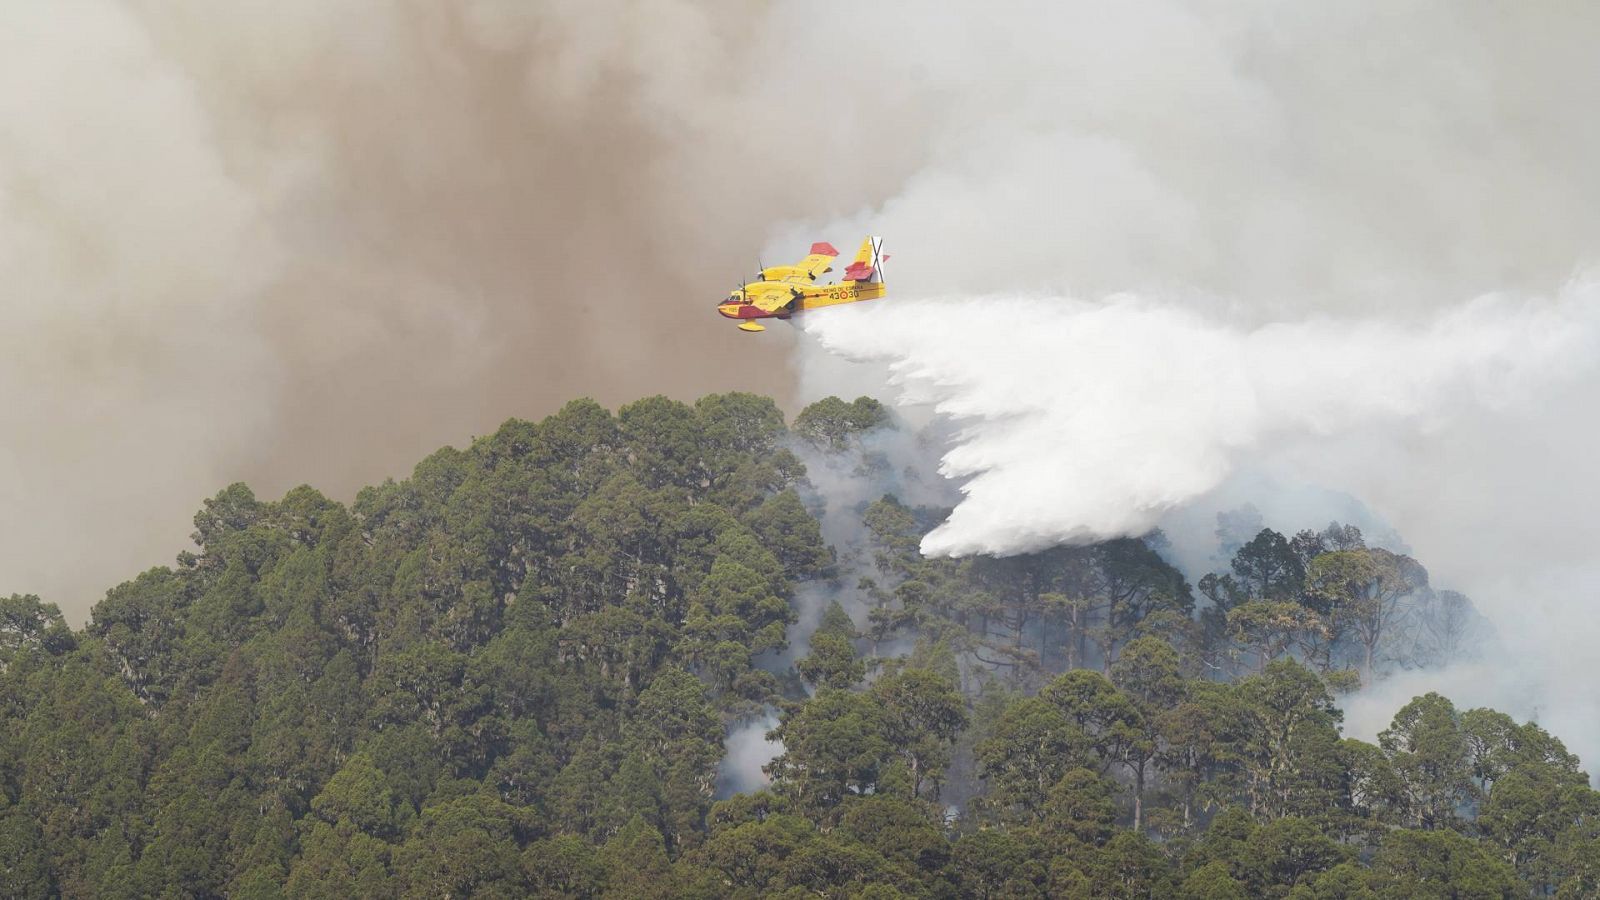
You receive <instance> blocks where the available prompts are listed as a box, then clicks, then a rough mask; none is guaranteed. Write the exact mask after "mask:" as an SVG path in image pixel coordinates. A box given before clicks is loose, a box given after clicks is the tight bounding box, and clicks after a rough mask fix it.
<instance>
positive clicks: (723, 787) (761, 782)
mask: <svg viewBox="0 0 1600 900" xmlns="http://www.w3.org/2000/svg"><path fill="white" fill-rule="evenodd" d="M776 727H778V717H777V716H775V715H773V714H772V713H770V712H769V713H765V714H763V715H761V716H758V717H756V718H753V719H742V720H740V721H738V722H735V723H734V724H733V725H732V726H731V727H730V728H729V729H728V736H727V738H726V739H725V740H724V741H723V751H724V752H723V756H722V762H720V763H718V764H717V787H716V795H717V797H719V798H721V797H729V796H732V795H734V794H747V793H750V792H752V791H759V790H761V789H762V788H764V787H766V786H767V784H768V783H769V782H770V779H768V778H767V773H766V772H763V771H762V770H761V767H762V766H765V765H766V764H767V763H769V762H772V760H773V759H774V758H776V757H777V756H778V754H780V753H782V752H783V744H782V743H780V742H778V741H771V740H767V732H769V731H771V730H772V729H774V728H776Z"/></svg>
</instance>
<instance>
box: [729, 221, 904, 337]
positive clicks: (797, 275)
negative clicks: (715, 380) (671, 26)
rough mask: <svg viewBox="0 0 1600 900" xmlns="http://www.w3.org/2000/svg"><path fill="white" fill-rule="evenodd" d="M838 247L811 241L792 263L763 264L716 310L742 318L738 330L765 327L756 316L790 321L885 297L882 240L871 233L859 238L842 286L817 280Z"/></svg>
mask: <svg viewBox="0 0 1600 900" xmlns="http://www.w3.org/2000/svg"><path fill="white" fill-rule="evenodd" d="M838 255H839V251H838V250H835V249H833V245H832V244H828V243H817V244H812V245H811V254H810V255H809V256H807V257H806V258H805V259H802V260H800V262H798V263H796V264H795V265H792V266H772V267H770V268H764V269H762V270H761V272H760V274H758V275H757V276H756V280H755V281H752V282H750V283H749V284H747V285H744V286H743V287H741V288H739V289H738V290H736V291H734V292H733V293H731V294H729V295H728V299H726V300H723V301H721V302H719V303H718V304H717V312H719V313H722V314H723V315H725V316H727V317H728V318H730V319H738V320H739V330H740V331H766V330H767V327H766V326H765V325H762V324H761V323H760V322H758V321H756V320H757V319H787V318H789V317H790V316H792V315H794V314H795V313H799V312H806V311H808V310H813V309H821V308H823V307H824V306H838V305H839V304H841V303H856V302H859V301H861V300H876V299H878V298H879V297H882V296H883V295H884V290H885V288H884V285H883V261H884V260H886V259H888V258H889V257H888V255H886V254H884V253H883V238H880V237H869V238H867V239H866V240H864V241H862V242H861V249H860V250H857V251H856V258H855V260H854V261H853V262H851V263H850V265H848V266H846V267H845V270H844V280H843V281H841V282H839V283H838V284H817V283H816V280H817V276H818V275H824V274H827V273H828V272H832V271H833V266H832V263H833V261H834V259H835V258H836V257H838Z"/></svg>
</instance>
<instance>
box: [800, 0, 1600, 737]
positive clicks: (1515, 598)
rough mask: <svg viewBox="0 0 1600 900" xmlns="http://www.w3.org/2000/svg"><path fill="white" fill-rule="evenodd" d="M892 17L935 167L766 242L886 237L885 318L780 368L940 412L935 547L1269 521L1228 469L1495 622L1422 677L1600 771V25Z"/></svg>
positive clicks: (832, 336)
mask: <svg viewBox="0 0 1600 900" xmlns="http://www.w3.org/2000/svg"><path fill="white" fill-rule="evenodd" d="M891 6H892V5H891ZM874 10H875V11H874V12H873V13H871V14H869V15H871V16H872V17H874V24H881V23H877V22H876V16H878V15H883V16H885V17H889V16H903V17H904V18H905V19H906V20H908V21H914V24H912V25H910V26H908V27H909V30H910V34H908V35H906V36H905V38H904V40H902V41H897V42H894V43H896V44H899V45H901V46H902V47H903V48H904V50H903V52H904V53H906V54H907V55H908V56H914V57H916V58H917V59H919V60H921V62H920V66H921V67H922V68H921V71H922V73H923V74H924V76H925V78H926V79H927V82H928V83H929V84H931V85H937V88H938V89H939V90H940V91H942V92H943V100H942V102H941V104H940V105H939V106H938V108H937V110H936V111H935V112H933V113H931V114H930V116H929V117H928V118H925V119H918V120H917V127H918V129H920V131H921V133H922V134H923V135H924V136H925V139H926V141H927V143H926V147H927V159H926V161H925V163H924V165H923V166H922V168H921V169H920V170H919V171H917V172H916V174H914V175H913V176H912V177H910V178H909V179H907V181H906V182H905V183H904V184H903V185H901V186H900V187H899V189H898V190H897V191H896V192H895V193H894V194H893V196H891V197H890V198H889V199H888V200H887V201H885V202H883V203H881V204H877V205H870V204H863V208H862V209H861V210H860V211H858V212H856V213H853V214H851V215H848V216H843V217H835V218H831V219H830V218H825V217H816V218H813V217H800V218H799V220H797V221H796V222H794V223H792V225H791V226H789V227H788V228H786V229H784V230H783V231H782V232H780V233H779V235H778V236H777V238H775V239H774V240H773V241H772V242H771V245H770V246H771V247H772V248H774V249H775V248H776V247H778V246H782V245H788V244H792V243H793V242H794V241H796V240H799V239H801V238H802V237H804V236H808V235H811V234H821V235H824V236H828V237H830V238H832V237H836V236H843V235H850V234H853V233H858V232H861V231H871V232H872V233H878V234H883V235H885V236H887V238H888V242H887V249H888V250H889V251H890V252H891V253H892V254H893V259H892V261H891V262H890V264H889V266H888V272H887V275H888V281H889V284H890V299H889V300H888V301H886V302H884V303H882V304H880V305H879V306H878V308H875V309H874V308H865V309H859V310H841V311H837V312H829V313H828V314H826V315H819V316H817V317H816V318H815V319H814V321H813V323H812V325H811V328H812V329H813V330H812V335H811V336H810V337H808V338H802V341H801V344H800V353H799V361H798V363H797V368H798V370H799V373H800V379H801V383H802V384H803V385H809V384H813V383H815V384H819V385H822V384H825V385H828V386H829V390H832V391H835V392H838V391H839V389H838V388H837V387H834V385H837V384H838V383H839V382H840V381H843V380H847V378H846V376H845V375H844V374H843V373H844V372H845V369H844V368H842V367H841V364H840V362H839V358H838V357H836V356H834V355H832V354H831V353H828V352H826V350H824V348H827V349H828V350H832V351H834V352H836V353H838V354H842V355H844V356H848V357H851V358H856V359H867V360H872V361H873V362H872V364H871V365H870V366H867V367H865V368H864V369H863V370H862V372H861V373H859V375H858V381H857V382H856V386H855V387H854V391H856V392H860V391H863V390H865V391H869V392H870V391H871V390H872V387H873V385H878V386H882V385H883V380H884V378H885V377H888V378H891V379H893V380H894V382H895V383H894V385H893V386H891V387H888V388H884V389H882V390H881V392H880V393H879V396H883V397H884V398H885V399H889V398H890V397H898V398H899V399H901V400H902V401H905V402H913V403H926V404H932V405H934V406H936V407H938V408H940V409H942V410H943V411H944V412H945V413H947V414H948V415H950V416H952V417H955V418H956V420H957V423H958V425H959V426H960V433H959V436H958V438H957V441H956V443H955V445H954V446H953V447H952V449H951V451H950V453H949V454H948V455H947V456H946V457H945V459H944V464H945V468H946V471H947V472H948V473H949V474H951V475H952V476H953V477H956V478H958V479H960V483H961V487H962V488H963V490H965V491H966V497H965V500H964V502H963V503H962V504H961V505H960V506H959V507H958V508H957V510H956V512H955V513H954V515H952V517H951V518H950V520H949V522H948V523H947V524H946V525H945V527H943V528H941V529H940V530H939V531H937V532H935V533H934V534H933V535H932V536H930V539H929V543H928V545H927V547H926V549H928V550H930V551H933V552H944V553H973V552H986V551H987V552H1016V551H1018V550H1023V549H1029V548H1036V547H1039V546H1043V545H1046V544H1048V543H1051V542H1053V541H1057V540H1085V539H1089V538H1092V537H1095V536H1100V535H1105V534H1113V533H1137V532H1139V531H1141V530H1143V529H1146V528H1148V527H1150V526H1152V525H1171V524H1172V523H1174V522H1176V521H1180V520H1182V518H1183V516H1184V515H1185V514H1186V512H1187V511H1190V510H1192V509H1194V508H1197V507H1208V506H1209V507H1215V506H1216V505H1217V496H1218V495H1219V493H1230V494H1233V495H1235V499H1237V500H1239V501H1260V505H1262V506H1263V508H1265V507H1266V505H1267V504H1268V502H1269V501H1268V498H1264V497H1261V496H1259V495H1257V496H1251V495H1250V492H1249V491H1248V490H1246V491H1241V490H1240V486H1241V485H1250V484H1254V485H1257V486H1266V485H1272V486H1274V489H1278V490H1286V491H1288V492H1290V493H1292V494H1293V495H1294V496H1296V497H1299V498H1305V499H1309V498H1312V497H1318V496H1320V497H1323V498H1335V497H1350V498H1354V499H1353V502H1354V503H1355V504H1356V505H1358V506H1359V507H1361V508H1362V509H1365V510H1369V511H1370V513H1371V514H1372V515H1373V516H1374V517H1375V518H1376V519H1378V520H1381V521H1383V522H1386V523H1388V524H1390V525H1392V526H1393V528H1394V530H1395V532H1396V533H1398V534H1400V535H1402V536H1403V537H1404V539H1405V540H1406V542H1407V543H1409V544H1410V545H1411V550H1412V552H1413V553H1414V554H1415V556H1416V557H1417V558H1418V559H1420V560H1422V561H1424V562H1425V563H1426V564H1427V565H1428V567H1429V569H1430V571H1431V572H1432V575H1433V582H1434V584H1435V585H1438V586H1442V587H1448V588H1454V589H1458V590H1462V591H1464V592H1466V593H1468V594H1469V595H1471V596H1472V597H1473V599H1474V600H1475V601H1476V602H1477V604H1478V605H1479V606H1480V607H1481V608H1482V609H1483V610H1484V611H1485V613H1486V614H1487V615H1488V616H1489V617H1490V618H1491V619H1492V620H1493V622H1494V625H1495V627H1496V630H1497V631H1498V633H1499V636H1500V644H1501V646H1502V647H1503V654H1502V655H1501V656H1498V657H1496V658H1494V659H1492V660H1490V661H1487V662H1484V663H1481V664H1463V665H1461V666H1458V667H1456V668H1454V669H1452V670H1449V671H1445V672H1438V673H1431V674H1429V675H1427V676H1425V679H1426V683H1427V685H1428V686H1429V687H1433V688H1437V689H1440V690H1442V691H1444V692H1445V693H1447V694H1450V695H1451V696H1453V697H1454V698H1455V699H1456V700H1457V701H1458V702H1460V703H1463V704H1469V705H1470V704H1476V703H1489V704H1493V705H1497V706H1500V707H1502V708H1505V709H1507V710H1508V711H1512V712H1515V713H1517V714H1519V715H1522V716H1538V717H1539V718H1540V719H1541V720H1542V721H1545V722H1546V723H1547V724H1549V725H1550V726H1551V727H1552V728H1555V729H1556V730H1557V731H1558V733H1564V734H1567V735H1569V736H1570V738H1571V740H1572V742H1573V743H1574V745H1575V746H1576V747H1577V749H1580V750H1581V751H1583V752H1584V753H1585V755H1586V757H1588V758H1589V759H1591V760H1593V759H1594V758H1597V757H1600V733H1596V732H1595V731H1594V729H1593V728H1592V726H1589V725H1585V724H1584V723H1586V722H1587V723H1592V722H1594V721H1600V701H1597V700H1595V699H1594V697H1593V696H1592V693H1589V692H1585V691H1583V690H1581V689H1579V688H1577V687H1576V686H1578V685H1584V684H1588V683H1590V682H1591V681H1592V673H1590V672H1589V671H1588V668H1589V667H1588V666H1587V663H1586V662H1584V660H1586V659H1587V658H1588V657H1589V656H1590V655H1591V654H1590V649H1591V648H1593V647H1594V646H1596V645H1597V644H1600V625H1597V624H1596V623H1597V621H1600V620H1597V619H1596V618H1595V617H1594V616H1593V615H1592V612H1591V611H1592V609H1593V606H1594V604H1595V603H1596V602H1597V600H1600V565H1597V564H1596V563H1594V562H1593V551H1592V548H1593V547H1594V546H1595V545H1596V544H1597V542H1600V518H1597V517H1595V516H1594V515H1593V514H1592V510H1593V509H1594V508H1595V507H1596V504H1597V502H1600V476H1597V475H1596V470H1595V468H1594V466H1593V464H1592V459H1591V456H1592V450H1591V448H1592V447H1593V446H1595V443H1596V437H1597V433H1596V427H1595V425H1594V421H1595V420H1594V417H1593V415H1592V412H1591V410H1592V409H1593V408H1594V405H1595V403H1596V401H1597V400H1600V369H1597V367H1596V365H1595V364H1594V358H1595V350H1596V349H1597V348H1596V346H1595V343H1596V337H1597V333H1596V330H1595V329H1596V324H1597V318H1596V304H1597V303H1600V296H1597V291H1596V288H1595V287H1594V285H1593V283H1592V281H1591V280H1590V279H1589V277H1588V276H1586V275H1585V272H1586V270H1588V269H1589V267H1591V266H1593V265H1595V264H1596V263H1597V256H1600V206H1596V205H1595V204H1593V203H1590V202H1588V200H1587V199H1586V198H1587V197H1589V196H1592V195H1593V192H1594V191H1595V190H1596V189H1597V188H1600V170H1596V169H1595V168H1594V167H1593V166H1591V165H1589V164H1588V163H1587V162H1586V160H1589V159H1592V158H1594V157H1595V155H1596V154H1597V153H1600V119H1597V118H1596V117H1594V116H1592V115H1589V114H1588V113H1587V112H1586V110H1588V109H1590V108H1592V106H1593V104H1594V102H1595V100H1596V99H1597V98H1596V96H1595V91H1596V87H1595V86H1596V85H1597V84H1600V58H1597V57H1595V56H1594V55H1593V54H1592V53H1591V52H1589V51H1588V50H1587V49H1585V48H1586V47H1590V46H1593V44H1594V43H1595V42H1596V40H1597V39H1600V10H1596V9H1594V8H1592V7H1585V6H1581V5H1577V4H1560V5H1558V6H1557V7H1549V8H1544V9H1541V10H1540V11H1538V12H1534V11H1531V10H1529V11H1518V10H1511V11H1508V10H1507V9H1505V8H1504V7H1496V8H1490V7H1488V6H1470V5H1469V6H1462V5H1460V4H1450V3H1444V2H1408V3H1401V4H1387V3H1355V4H1340V5H1338V6H1334V7H1321V8H1318V9H1315V10H1313V9H1308V8H1305V7H1287V6H1284V5H1282V4H1277V3H1270V2H1259V3H1245V4H1234V5H1231V6H1229V7H1227V9H1226V10H1218V9H1216V8H1215V7H1207V6H1202V5H1196V4H1188V3H1182V2H1145V3H1138V2H1136V3H1130V4H1119V5H1117V6H1116V8H1115V9H1106V8H1102V7H1094V8H1092V9H1091V8H1087V7H1077V6H1074V5H1072V4H1064V5H1060V6H1054V7H1051V8H1050V11H1046V9H1045V8H1044V7H1043V6H1034V5H1031V4H1020V5H1017V6H1012V7H1004V6H1003V8H1001V9H997V10H995V11H993V12H992V13H986V14H985V15H984V16H982V17H981V18H973V19H970V20H967V19H961V20H956V19H955V17H948V18H947V17H943V16H941V15H939V14H938V13H937V12H928V13H926V14H923V15H906V14H905V11H904V10H901V9H885V8H883V7H875V8H874ZM888 52H889V53H891V54H892V53H894V52H896V51H895V49H894V48H893V47H891V48H889V49H888ZM839 239H843V238H842V237H840V238H839ZM769 252H770V251H769ZM1068 297H1072V298H1080V299H1076V300H1068V299H1062V298H1068ZM940 298H942V299H940ZM1108 298H1109V299H1108ZM1137 298H1142V299H1137ZM813 338H814V339H813ZM885 373H887V375H886V374H885ZM1241 494H1242V495H1241ZM1280 505H1281V504H1280ZM1306 512H1307V513H1308V515H1307V516H1306V517H1305V518H1301V519H1300V520H1298V521H1293V522H1287V523H1284V524H1285V525H1286V526H1288V527H1308V526H1309V527H1320V525H1322V524H1323V523H1325V521H1326V520H1327V518H1329V517H1337V516H1339V515H1340V514H1339V513H1338V512H1334V513H1332V515H1331V516H1330V515H1328V513H1327V512H1326V511H1325V510H1320V509H1316V508H1315V504H1312V503H1309V502H1308V503H1307V509H1306ZM1511 668H1514V669H1515V671H1516V677H1514V678H1510V677H1503V676H1504V673H1505V672H1506V671H1507V670H1508V669H1511ZM1497 673H1499V674H1497ZM1422 683H1423V677H1419V678H1413V679H1411V680H1409V681H1407V682H1406V683H1405V685H1404V690H1410V689H1412V688H1415V687H1417V686H1419V685H1421V684H1422ZM1397 685H1400V682H1398V681H1396V682H1391V683H1390V684H1389V685H1388V686H1387V687H1386V688H1384V689H1385V690H1388V691H1389V692H1390V693H1391V694H1393V693H1394V692H1395V691H1396V690H1399V688H1397V687H1396V686H1397ZM1396 696H1398V695H1397V694H1396V695H1395V696H1387V695H1386V696H1384V697H1382V698H1363V702H1362V704H1358V705H1357V706H1356V708H1353V709H1352V715H1351V731H1352V732H1353V733H1364V734H1368V735H1370V734H1371V733H1372V732H1373V731H1375V730H1376V728H1377V727H1381V723H1382V722H1383V721H1385V720H1386V719H1387V717H1388V716H1389V715H1392V713H1393V710H1394V709H1395V708H1396V706H1397V705H1398V703H1396V702H1394V700H1395V697H1396ZM1407 696H1409V695H1407ZM1367 699H1372V702H1371V703H1370V704H1367V703H1366V701H1367ZM1563 729H1565V730H1564V731H1563Z"/></svg>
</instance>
